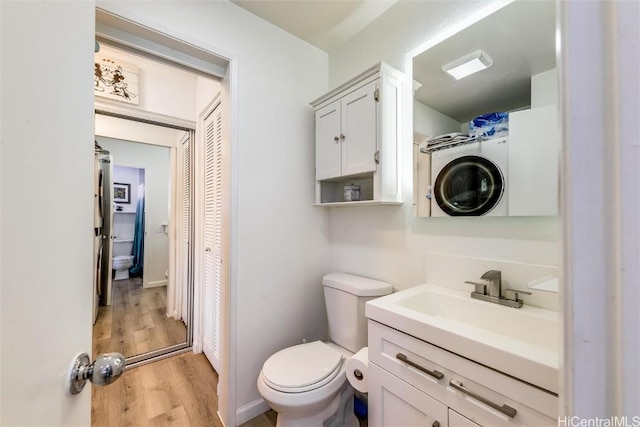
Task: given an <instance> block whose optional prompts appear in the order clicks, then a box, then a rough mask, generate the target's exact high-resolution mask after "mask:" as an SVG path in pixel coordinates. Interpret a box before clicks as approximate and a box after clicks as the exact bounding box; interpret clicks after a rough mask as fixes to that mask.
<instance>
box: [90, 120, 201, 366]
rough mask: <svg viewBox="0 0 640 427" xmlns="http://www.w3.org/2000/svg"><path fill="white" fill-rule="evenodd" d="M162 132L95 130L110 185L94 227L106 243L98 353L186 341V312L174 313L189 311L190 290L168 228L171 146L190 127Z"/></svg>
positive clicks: (128, 352) (127, 352)
mask: <svg viewBox="0 0 640 427" xmlns="http://www.w3.org/2000/svg"><path fill="white" fill-rule="evenodd" d="M96 120H97V122H98V121H99V119H98V118H97V119H96ZM100 120H101V121H102V122H104V121H105V120H106V121H110V122H111V124H112V125H116V126H118V128H119V129H120V130H122V128H123V126H137V127H148V126H151V125H148V124H140V123H138V124H134V123H133V122H128V121H126V120H120V119H114V118H105V117H100ZM124 123H127V124H126V125H124ZM161 135H162V136H161ZM156 136H157V139H156V140H157V141H158V143H160V144H161V145H152V144H144V143H140V142H134V141H130V140H125V139H117V138H110V137H104V136H96V143H97V146H99V151H98V152H97V156H98V159H99V165H100V170H99V172H98V173H99V176H101V177H102V178H101V179H100V181H101V184H102V187H103V189H104V192H103V196H102V199H103V202H102V206H101V207H100V209H99V211H100V212H102V215H103V217H102V227H100V228H99V230H100V231H98V232H97V233H96V234H97V235H99V236H100V238H98V240H99V241H101V244H99V245H98V247H97V251H96V256H97V258H98V260H97V263H96V265H97V266H98V267H97V272H96V274H97V276H99V277H100V280H99V281H98V285H97V287H96V288H97V290H98V294H99V295H98V300H99V306H98V307H97V310H96V312H95V324H94V332H93V353H94V356H95V355H97V354H101V353H105V352H112V351H116V352H119V353H122V354H123V355H124V356H125V357H127V358H128V359H129V358H132V357H135V356H139V355H142V354H146V353H150V352H154V351H157V350H160V349H164V348H167V347H172V346H176V345H179V344H183V343H187V338H188V336H187V333H188V331H187V325H186V322H185V319H183V318H182V316H181V315H177V316H175V315H174V313H182V312H183V310H181V309H178V306H181V305H186V304H187V301H186V297H187V295H188V291H187V290H186V289H180V290H179V291H177V288H178V287H180V286H183V285H185V284H180V283H176V276H175V275H173V274H170V270H171V259H172V258H177V257H176V254H175V253H173V252H175V245H172V244H171V242H170V236H169V230H170V221H172V220H174V216H173V215H172V214H171V211H172V207H174V206H175V203H176V194H174V189H175V182H176V177H175V176H172V175H173V174H175V172H174V171H173V168H172V167H171V162H172V150H174V151H175V150H176V148H175V147H176V146H177V145H178V143H179V142H180V141H182V140H188V138H189V132H186V131H178V130H173V129H161V130H160V131H159V132H158V134H157V135H156ZM163 137H164V138H166V141H165V142H163V141H162V138H163ZM100 172H101V173H100ZM115 183H117V184H118V187H124V188H129V194H128V202H126V201H123V200H124V199H121V202H116V201H114V199H113V196H112V195H113V193H114V192H113V191H110V190H111V189H113V188H114V186H115ZM100 270H102V271H100ZM176 299H179V300H176Z"/></svg>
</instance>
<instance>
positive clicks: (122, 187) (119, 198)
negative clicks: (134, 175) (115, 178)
mask: <svg viewBox="0 0 640 427" xmlns="http://www.w3.org/2000/svg"><path fill="white" fill-rule="evenodd" d="M113 201H114V202H115V203H131V184H123V183H120V182H114V183H113Z"/></svg>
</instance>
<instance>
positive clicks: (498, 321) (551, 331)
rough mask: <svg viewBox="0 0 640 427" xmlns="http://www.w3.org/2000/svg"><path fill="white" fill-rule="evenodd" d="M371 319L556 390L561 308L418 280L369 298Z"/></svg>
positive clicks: (544, 387)
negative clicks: (498, 300)
mask: <svg viewBox="0 0 640 427" xmlns="http://www.w3.org/2000/svg"><path fill="white" fill-rule="evenodd" d="M366 315H367V317H368V318H369V319H371V320H375V321H377V322H379V323H382V324H385V325H387V326H390V327H392V328H394V329H398V330H400V331H402V332H405V333H407V334H409V335H413V336H414V337H417V338H420V339H422V340H424V341H427V342H429V343H431V344H434V345H436V346H438V347H441V348H444V349H446V350H449V351H451V352H453V353H456V354H458V355H460V356H463V357H466V358H467V359H470V360H473V361H476V362H478V363H481V364H483V365H486V366H488V367H490V368H493V369H495V370H498V371H501V372H504V373H506V374H508V375H511V376H513V377H515V378H519V379H521V380H523V381H526V382H528V383H530V384H533V385H535V386H538V387H541V388H543V389H545V390H549V391H551V392H554V393H558V379H559V378H558V365H559V355H558V348H559V344H560V339H559V333H560V330H559V324H558V313H557V312H555V311H551V310H544V309H541V308H537V307H531V306H527V305H524V306H523V307H522V308H511V307H505V306H501V305H498V304H494V303H490V302H486V301H480V300H476V299H472V298H471V297H470V292H464V291H459V290H456V289H451V288H444V287H440V286H434V285H420V286H416V287H414V288H410V289H407V290H404V291H401V292H397V293H394V294H391V295H387V296H385V297H382V298H377V299H374V300H372V301H369V302H367V305H366Z"/></svg>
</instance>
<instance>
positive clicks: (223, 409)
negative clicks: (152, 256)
mask: <svg viewBox="0 0 640 427" xmlns="http://www.w3.org/2000/svg"><path fill="white" fill-rule="evenodd" d="M114 9H115V8H114ZM145 22H146V19H145V17H144V16H143V15H140V14H131V13H127V18H124V17H122V16H119V15H117V14H116V13H114V12H111V11H107V10H105V9H103V8H100V7H97V8H96V36H97V38H98V40H99V39H100V38H102V39H104V40H108V41H109V42H111V43H116V44H120V45H122V46H126V47H129V48H133V49H136V50H141V51H143V52H146V53H149V54H152V55H155V56H158V57H161V58H164V59H167V60H169V61H171V62H174V63H177V64H179V65H182V66H186V67H188V68H192V69H194V70H196V71H199V72H201V73H204V74H208V75H212V76H215V77H218V78H220V79H221V83H222V88H221V98H222V103H223V108H224V110H223V114H224V115H225V117H226V119H225V124H226V126H225V130H224V132H225V136H224V138H225V144H226V145H227V150H226V152H227V153H228V161H227V164H228V174H227V176H228V178H229V182H228V183H227V184H226V188H227V189H228V191H227V194H228V199H227V200H226V202H227V203H228V214H227V215H228V218H229V223H228V236H229V237H228V238H229V240H228V248H227V249H228V255H227V259H228V260H229V262H228V269H229V270H228V274H229V276H228V281H227V282H226V283H223V287H222V289H221V310H220V319H221V325H220V330H221V336H220V347H221V349H222V351H221V352H220V365H221V369H220V372H218V416H219V417H220V420H221V421H222V423H223V424H224V425H236V382H237V373H236V371H237V369H236V366H237V308H236V307H237V299H238V293H237V286H235V285H236V284H237V280H238V279H237V271H238V261H237V253H238V239H237V236H238V223H237V220H236V218H237V214H236V212H237V211H238V205H239V201H238V193H239V192H238V187H239V184H238V166H239V136H238V135H239V123H238V122H239V120H238V118H239V105H238V104H239V103H238V100H239V98H240V95H239V85H238V81H239V64H238V62H239V58H238V55H237V54H235V53H232V52H228V51H226V50H225V49H222V48H220V47H218V46H213V45H211V44H209V43H206V42H204V41H202V40H193V41H191V42H189V41H188V40H186V39H185V40H181V39H178V38H176V37H173V36H171V35H167V34H165V33H162V32H161V31H160V30H159V29H157V28H156V26H154V25H153V23H147V25H145V24H144V23H145ZM169 45H170V46H171V48H168V47H167V46H169ZM196 50H197V52H198V53H199V54H203V55H204V56H206V57H207V58H210V60H209V61H204V60H202V59H200V57H199V58H195V56H192V55H193V53H194V51H196ZM141 118H144V117H141ZM167 119H168V118H167ZM194 223H195V221H194ZM194 228H195V224H194ZM195 259H197V255H194V261H195ZM201 288H202V287H201V284H200V283H197V282H195V283H194V297H195V296H197V295H200V294H201V293H202V289H201ZM194 303H196V301H194ZM195 305H196V306H197V303H196V304H195ZM194 314H195V313H194ZM200 320H201V319H199V316H195V315H194V318H193V321H192V322H191V323H192V324H193V327H194V329H195V328H198V327H199V326H196V323H197V322H200ZM194 350H196V349H194ZM200 351H201V350H200Z"/></svg>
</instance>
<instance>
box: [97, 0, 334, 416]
mask: <svg viewBox="0 0 640 427" xmlns="http://www.w3.org/2000/svg"><path fill="white" fill-rule="evenodd" d="M99 5H100V6H101V7H104V8H106V9H107V10H109V11H111V12H114V13H116V14H120V15H122V16H124V17H126V18H128V19H132V20H134V21H137V22H140V23H142V24H144V25H147V26H149V27H152V28H156V29H159V30H161V31H163V32H165V33H167V34H169V35H172V36H175V37H178V38H180V39H183V40H185V41H188V42H190V43H193V44H195V45H197V46H201V47H203V48H205V49H208V50H211V51H214V52H220V51H221V50H222V51H223V52H227V53H228V57H230V58H232V59H233V60H235V61H237V62H236V65H237V67H238V76H239V77H238V81H237V82H235V84H237V85H238V94H239V99H237V100H233V102H236V103H237V104H235V105H232V106H231V111H236V112H237V123H235V126H236V127H234V128H232V129H231V131H232V135H231V137H232V143H233V144H234V145H233V146H232V147H231V150H232V153H235V154H236V157H235V158H234V159H232V176H233V181H232V186H231V191H232V195H233V196H232V197H233V198H234V200H235V202H236V206H237V210H236V211H232V213H231V214H232V221H233V222H234V226H235V227H236V228H235V230H236V232H235V235H232V239H234V240H235V247H236V248H237V249H236V251H237V252H236V253H235V254H233V253H232V256H234V255H235V259H232V260H231V265H232V267H231V268H232V271H231V277H232V283H231V286H232V287H234V290H235V292H237V302H236V305H235V306H232V309H234V310H236V311H237V337H238V342H237V348H236V349H235V350H236V351H237V370H236V372H237V373H235V375H237V395H236V396H235V397H236V398H237V403H236V406H237V407H238V408H241V410H240V412H242V413H245V412H246V414H248V413H250V412H251V409H252V408H253V407H254V406H255V405H259V404H260V395H259V393H258V390H257V387H256V379H257V377H258V374H259V372H260V369H261V367H262V364H263V363H264V361H265V360H266V359H267V358H268V357H269V356H270V355H271V354H273V353H274V352H275V351H277V350H279V349H282V348H284V347H286V346H289V345H292V344H295V343H300V342H302V339H303V338H306V339H308V340H312V339H317V338H324V337H325V335H326V325H325V323H326V317H325V314H324V302H323V298H322V293H321V288H320V281H321V278H322V275H323V274H325V273H327V272H328V271H329V244H328V237H329V232H328V222H327V212H326V211H324V210H322V209H318V208H315V207H313V206H312V205H313V202H314V178H313V170H314V167H313V165H314V141H313V133H314V132H313V113H312V110H311V107H310V106H309V102H310V101H311V100H313V99H315V98H316V97H318V96H320V95H322V94H323V93H324V92H325V91H326V90H327V81H328V74H327V73H328V72H327V70H328V58H327V55H326V54H325V53H324V52H321V51H320V50H318V49H316V48H314V47H312V46H310V45H309V44H307V43H305V42H302V41H300V40H299V39H297V38H295V37H293V36H291V35H290V34H287V33H285V32H284V31H282V30H280V29H277V28H275V27H274V26H272V25H270V24H267V23H266V22H264V21H261V20H260V19H258V18H256V17H255V16H254V15H252V14H250V13H249V12H247V11H245V10H243V9H241V8H239V7H237V6H235V5H233V4H232V3H229V2H154V3H152V4H150V3H149V2H142V3H138V2H126V3H125V2H99ZM285 308H286V309H285ZM256 407H257V406H256ZM241 416H242V414H241Z"/></svg>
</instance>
